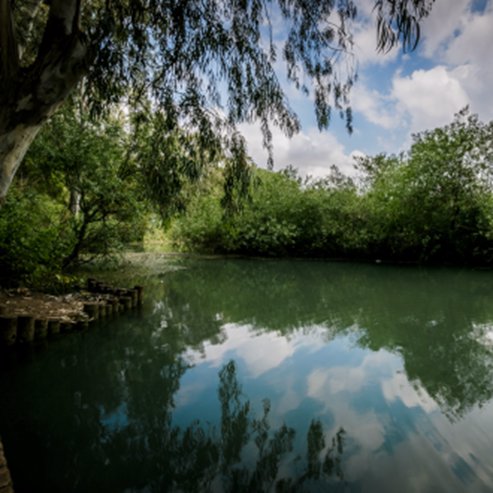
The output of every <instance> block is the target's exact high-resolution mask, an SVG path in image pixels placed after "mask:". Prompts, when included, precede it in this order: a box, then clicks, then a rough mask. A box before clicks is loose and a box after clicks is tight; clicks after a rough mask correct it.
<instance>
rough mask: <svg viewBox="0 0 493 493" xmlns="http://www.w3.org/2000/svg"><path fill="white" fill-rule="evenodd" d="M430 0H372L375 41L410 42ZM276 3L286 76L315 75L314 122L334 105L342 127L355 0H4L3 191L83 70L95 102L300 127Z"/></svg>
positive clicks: (0, 26) (0, 57)
mask: <svg viewBox="0 0 493 493" xmlns="http://www.w3.org/2000/svg"><path fill="white" fill-rule="evenodd" d="M432 4H433V0H375V10H376V13H377V20H378V24H377V26H378V27H377V38H378V48H379V49H380V50H382V51H385V50H387V49H389V48H390V47H392V46H393V45H395V44H396V43H398V42H402V43H403V46H404V48H405V49H413V48H414V47H415V46H416V44H417V41H418V39H419V24H420V22H421V20H422V19H423V18H424V17H425V16H426V15H427V14H428V13H429V11H430V9H431V6H432ZM274 9H275V13H276V14H277V13H278V14H279V15H280V16H281V17H282V18H283V21H284V22H285V32H286V39H287V41H286V42H285V44H284V46H283V47H282V50H281V51H282V57H283V58H284V60H285V62H286V64H287V69H288V78H289V79H290V80H291V81H292V82H293V83H294V84H295V85H296V87H298V88H300V89H302V90H303V91H305V92H308V90H309V88H308V87H306V86H305V85H304V83H303V82H302V77H301V74H302V72H304V74H306V75H307V76H308V79H309V80H311V81H312V87H311V89H312V90H313V92H314V100H315V107H316V115H317V119H318V123H319V126H320V128H324V127H327V125H328V124H329V121H330V117H331V108H332V107H334V108H335V109H336V110H338V111H339V112H340V113H341V114H342V116H343V118H345V119H346V122H347V126H348V128H349V129H350V128H351V110H350V107H349V99H348V94H349V90H350V88H351V86H352V84H353V82H354V78H355V70H354V68H350V69H349V70H348V71H346V72H344V70H342V67H346V66H347V64H345V63H341V62H342V61H343V59H344V57H345V56H346V55H350V53H351V47H352V38H351V21H352V20H353V19H354V18H355V16H356V6H355V4H354V3H353V1H352V0H337V1H336V0H327V1H321V0H308V1H303V2H301V1H299V0H291V1H288V0H278V1H277V2H276V3H274V2H272V3H270V2H264V1H261V0H244V1H237V0H233V1H231V2H222V1H218V0H205V1H200V2H199V1H197V0H186V1H183V2H173V1H164V2H163V1H158V0H132V1H122V2H113V1H111V0H107V1H105V2H103V1H102V0H85V1H83V0H44V1H42V0H16V1H13V0H0V202H1V201H3V200H4V199H5V197H6V194H7V192H8V189H9V187H10V184H11V182H12V179H13V178H14V176H15V174H16V172H17V170H18V168H19V165H20V163H21V161H22V158H23V156H24V154H25V153H26V151H27V149H28V148H29V146H30V144H31V142H32V141H33V139H34V138H35V136H36V134H37V133H38V132H39V130H40V128H41V127H42V125H43V123H44V122H45V121H46V120H47V118H48V117H49V116H50V115H51V114H53V113H54V112H55V111H56V109H57V108H58V107H59V106H60V104H61V103H62V102H63V101H64V100H65V99H66V97H67V95H68V94H69V93H70V91H71V90H72V89H73V88H74V87H75V86H76V85H77V84H78V83H79V82H81V81H82V80H84V86H85V87H84V89H85V92H86V93H87V94H88V95H89V96H90V100H91V102H92V105H93V109H96V110H97V109H101V107H102V106H104V104H105V102H114V101H118V100H119V99H120V98H121V97H122V96H123V95H124V94H128V95H129V98H130V100H132V101H135V100H138V99H139V97H141V96H146V97H147V96H152V98H153V101H154V102H155V104H156V105H160V106H162V107H164V108H166V114H167V116H168V118H169V119H170V121H172V122H173V123H174V124H175V125H178V124H181V125H188V126H190V127H194V128H196V129H197V130H200V131H201V132H205V133H206V134H211V133H213V134H215V135H217V136H219V137H224V132H225V131H228V134H229V135H230V136H231V135H234V134H235V132H234V124H235V123H238V122H242V121H252V120H260V121H261V123H262V131H263V135H264V144H265V145H266V146H267V148H269V149H270V148H271V132H270V129H269V125H270V122H273V123H274V124H276V125H279V126H280V127H281V128H282V129H283V130H284V131H285V132H286V133H287V134H288V135H290V134H292V133H293V132H296V131H297V130H298V128H299V123H298V120H297V118H296V115H295V114H294V113H293V112H292V111H291V109H290V108H289V104H288V102H287V100H286V96H285V94H284V92H283V90H282V88H281V85H280V83H279V80H278V78H277V76H276V73H275V70H274V62H275V61H276V59H277V56H278V51H279V50H278V49H277V47H276V43H275V42H274V37H273V29H272V23H271V20H270V13H271V11H273V10H274ZM266 26H267V27H266ZM221 92H225V93H227V96H226V101H221V94H220V93H221ZM214 108H223V112H224V113H225V114H226V116H225V118H221V116H220V114H221V112H219V111H216V112H214V111H213V109H214ZM237 141H238V139H236V142H235V141H230V144H231V146H230V147H231V149H232V152H233V153H234V152H235V151H237V150H238V145H237Z"/></svg>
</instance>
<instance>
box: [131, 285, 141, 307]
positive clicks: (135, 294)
mask: <svg viewBox="0 0 493 493" xmlns="http://www.w3.org/2000/svg"><path fill="white" fill-rule="evenodd" d="M130 296H131V298H132V308H135V307H136V306H137V305H138V304H139V293H138V292H137V290H136V289H131V290H130Z"/></svg>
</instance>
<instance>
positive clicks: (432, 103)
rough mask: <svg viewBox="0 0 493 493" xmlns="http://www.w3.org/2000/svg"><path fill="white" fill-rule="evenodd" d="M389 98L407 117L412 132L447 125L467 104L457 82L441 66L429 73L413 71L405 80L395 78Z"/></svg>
mask: <svg viewBox="0 0 493 493" xmlns="http://www.w3.org/2000/svg"><path fill="white" fill-rule="evenodd" d="M391 95H392V97H393V98H394V99H395V100H396V107H397V108H398V109H399V111H401V112H404V113H407V114H408V115H409V118H410V130H411V131H413V132H416V131H421V130H426V129H430V128H435V127H438V126H442V125H445V124H447V123H449V122H450V121H451V120H452V118H453V115H454V114H455V113H456V112H457V111H459V110H460V109H461V108H463V107H464V106H466V105H467V104H468V103H469V97H468V95H467V93H466V91H465V90H464V88H463V87H462V85H461V83H460V82H459V80H458V79H457V78H456V77H454V75H453V73H452V72H451V71H450V70H448V69H447V68H446V67H444V66H441V65H439V66H437V67H434V68H432V69H431V70H415V71H414V72H413V73H412V74H411V75H410V76H408V77H402V76H401V75H399V74H397V75H396V76H395V77H394V79H393V84H392V94H391Z"/></svg>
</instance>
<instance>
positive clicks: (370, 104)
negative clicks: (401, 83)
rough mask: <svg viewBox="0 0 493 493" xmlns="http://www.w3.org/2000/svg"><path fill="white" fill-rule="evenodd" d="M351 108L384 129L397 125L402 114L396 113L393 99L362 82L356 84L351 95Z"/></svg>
mask: <svg viewBox="0 0 493 493" xmlns="http://www.w3.org/2000/svg"><path fill="white" fill-rule="evenodd" d="M351 103H352V106H353V109H354V110H356V111H359V112H360V113H362V114H363V115H364V117H365V118H366V119H367V120H368V121H369V122H370V123H374V124H375V125H378V126H379V127H382V128H385V129H392V128H395V127H396V126H398V124H399V119H400V117H401V116H402V115H397V114H396V112H397V109H396V106H395V101H393V99H392V98H391V97H390V96H386V95H384V94H382V93H380V92H379V91H376V90H374V89H368V88H367V87H366V86H365V85H364V84H359V85H357V86H356V87H355V88H354V90H353V93H352V96H351Z"/></svg>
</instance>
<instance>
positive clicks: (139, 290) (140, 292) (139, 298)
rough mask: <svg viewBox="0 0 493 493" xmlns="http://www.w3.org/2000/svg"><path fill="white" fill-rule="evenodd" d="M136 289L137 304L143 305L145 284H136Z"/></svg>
mask: <svg viewBox="0 0 493 493" xmlns="http://www.w3.org/2000/svg"><path fill="white" fill-rule="evenodd" d="M134 289H135V290H136V291H137V304H138V305H142V303H143V302H144V286H135V287H134Z"/></svg>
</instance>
